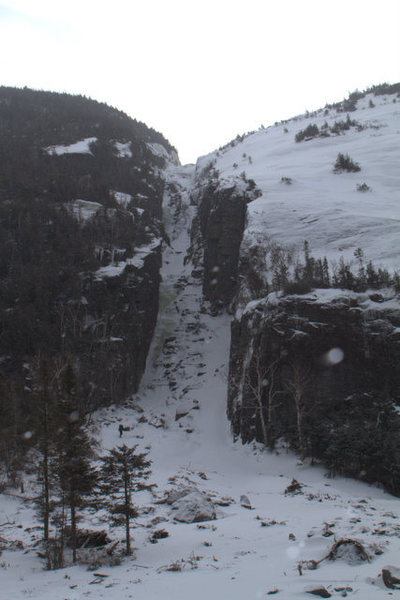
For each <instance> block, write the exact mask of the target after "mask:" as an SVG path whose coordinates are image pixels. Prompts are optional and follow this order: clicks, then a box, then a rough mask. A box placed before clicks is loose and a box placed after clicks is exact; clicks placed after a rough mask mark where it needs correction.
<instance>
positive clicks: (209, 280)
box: [199, 185, 247, 306]
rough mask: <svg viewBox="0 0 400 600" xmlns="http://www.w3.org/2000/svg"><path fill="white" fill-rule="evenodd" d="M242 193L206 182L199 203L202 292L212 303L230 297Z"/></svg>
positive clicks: (227, 301) (242, 222)
mask: <svg viewBox="0 0 400 600" xmlns="http://www.w3.org/2000/svg"><path fill="white" fill-rule="evenodd" d="M246 204H247V201H246V197H245V195H244V194H241V193H240V192H239V191H238V190H237V189H236V187H234V186H233V187H231V188H228V189H218V188H217V189H216V188H215V187H214V186H212V185H210V186H208V187H207V188H206V190H205V191H204V192H203V194H202V197H201V200H200V204H199V220H200V229H201V234H202V239H203V243H204V263H203V266H204V274H203V292H204V296H205V298H206V299H207V300H210V301H211V302H212V303H216V304H221V305H224V306H227V305H229V304H230V302H231V301H232V300H233V298H234V295H235V291H236V287H237V275H238V263H239V249H240V244H241V241H242V236H243V231H244V225H245V216H246Z"/></svg>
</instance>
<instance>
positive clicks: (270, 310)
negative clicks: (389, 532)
mask: <svg viewBox="0 0 400 600" xmlns="http://www.w3.org/2000/svg"><path fill="white" fill-rule="evenodd" d="M399 326H400V309H399V307H398V303H397V302H396V300H395V299H393V298H392V299H385V298H384V297H383V296H381V295H378V294H376V295H371V296H368V295H367V294H356V293H353V292H341V291H340V290H319V291H318V290H317V291H316V292H315V293H314V294H309V295H306V296H286V297H282V298H279V297H278V296H277V295H276V294H271V295H270V296H269V297H267V298H266V299H264V300H260V301H255V302H252V303H250V304H249V305H248V307H247V309H246V310H245V311H244V313H243V314H242V315H238V316H237V318H236V319H235V320H234V321H233V323H232V341H231V356H230V375H229V392H228V394H229V397H228V416H229V418H230V420H231V423H232V429H233V432H234V434H235V435H237V436H240V437H241V439H242V440H243V441H244V442H249V441H251V440H259V441H261V442H264V443H266V444H267V445H269V446H270V447H273V446H274V444H275V442H276V440H277V438H281V437H283V438H286V440H288V441H289V442H290V443H291V444H293V445H294V446H295V447H297V448H298V450H299V451H300V452H301V454H303V455H311V456H313V457H314V458H321V459H323V460H324V461H325V462H327V463H328V466H329V467H330V468H331V470H332V472H337V471H339V472H346V473H349V474H351V475H355V476H362V477H364V478H366V479H368V480H377V481H381V482H382V481H383V482H384V483H385V485H387V486H388V487H389V488H390V489H391V490H392V491H393V490H396V491H397V492H399V491H400V488H399V487H398V486H399V484H400V480H399V478H398V477H397V478H396V477H394V475H393V473H390V465H389V464H388V463H390V460H392V459H393V455H392V457H391V459H388V458H386V459H385V467H383V465H382V464H381V465H378V464H377V463H376V462H375V461H376V454H377V453H378V454H380V455H381V458H382V460H383V455H384V454H385V451H384V450H383V447H384V446H385V444H384V443H383V442H382V439H383V438H385V436H386V435H387V436H388V437H390V435H391V434H390V433H389V432H388V431H385V427H388V423H390V427H389V429H390V428H392V430H393V435H394V442H393V444H394V445H393V447H394V448H396V450H395V454H396V457H397V458H396V459H393V460H394V462H396V460H398V458H399V454H398V453H399V449H400V445H399V433H400V429H399V425H400V423H399V415H398V412H397V411H396V406H397V407H398V406H399V405H400V392H399V390H400V372H399V369H398V365H399V364H400V327H399ZM368 432H369V433H368ZM375 436H376V439H374V438H375ZM381 438H382V439H381ZM377 439H378V440H379V441H376V440H377ZM346 444H347V448H346ZM388 444H389V442H388V443H387V444H386V450H387V446H388ZM380 445H381V447H380ZM389 445H390V444H389ZM379 448H380V450H379ZM343 453H344V454H346V455H347V457H346V458H344V455H343ZM379 468H381V472H380V473H378V472H377V470H379ZM384 469H386V470H387V472H385V474H383V471H384Z"/></svg>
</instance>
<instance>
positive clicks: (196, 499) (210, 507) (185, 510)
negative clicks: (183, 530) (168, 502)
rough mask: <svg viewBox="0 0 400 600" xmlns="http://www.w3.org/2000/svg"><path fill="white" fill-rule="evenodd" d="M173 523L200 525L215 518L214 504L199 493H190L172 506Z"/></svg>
mask: <svg viewBox="0 0 400 600" xmlns="http://www.w3.org/2000/svg"><path fill="white" fill-rule="evenodd" d="M172 509H173V511H174V515H173V517H174V519H175V521H180V522H181V523H200V522H202V521H212V520H214V519H216V518H217V514H216V509H215V506H214V504H213V503H212V502H211V501H210V500H209V499H208V498H207V497H206V496H205V495H204V494H202V493H201V492H200V491H198V490H197V491H191V492H189V493H188V494H186V495H185V496H183V497H181V498H179V499H177V500H176V501H175V502H174V503H173V504H172Z"/></svg>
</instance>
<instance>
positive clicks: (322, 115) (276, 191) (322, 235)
mask: <svg viewBox="0 0 400 600" xmlns="http://www.w3.org/2000/svg"><path fill="white" fill-rule="evenodd" d="M370 101H371V102H372V101H373V104H374V105H375V106H374V107H372V108H371V107H370V106H369V102H370ZM349 118H350V120H351V121H355V122H356V123H357V126H351V127H350V129H349V130H347V131H342V132H341V133H340V135H334V134H333V133H330V135H329V137H315V138H312V139H306V140H304V141H301V142H296V141H295V135H296V134H297V133H298V132H299V131H301V130H305V129H306V128H307V127H308V126H309V125H311V124H314V125H317V127H318V128H319V130H320V131H322V130H323V126H324V124H325V123H326V124H327V125H328V127H329V128H332V126H333V125H334V123H335V122H337V121H346V119H347V113H338V112H336V110H335V109H334V108H331V109H326V110H324V109H321V110H320V111H317V112H315V113H311V114H308V115H302V116H299V117H296V118H294V119H291V120H289V121H286V122H282V123H277V124H276V125H275V126H272V127H268V128H266V129H261V130H259V131H257V132H254V133H252V134H249V135H247V136H246V137H244V139H243V140H242V141H240V139H237V140H235V141H234V142H233V146H232V145H231V144H228V145H227V146H226V147H225V148H224V149H221V150H219V151H216V152H213V153H211V154H209V155H207V156H205V157H202V158H201V159H200V160H199V161H198V165H197V170H198V173H199V174H200V173H201V171H202V170H203V169H204V168H205V167H206V166H207V165H209V164H210V163H211V164H213V167H214V169H215V170H216V171H217V172H218V173H219V179H220V186H221V187H230V186H231V185H232V184H233V183H235V182H237V181H239V182H240V180H241V178H242V174H244V175H245V177H246V178H247V180H249V179H253V180H254V181H255V183H256V185H257V188H259V189H260V190H261V192H262V195H261V196H260V197H259V198H258V199H257V200H255V201H253V202H251V203H250V204H249V205H248V221H247V227H246V231H245V235H244V240H243V244H242V246H243V249H244V250H246V248H249V247H251V246H254V245H264V246H266V247H268V245H269V244H270V243H272V242H273V243H277V244H279V245H281V246H287V247H295V248H297V249H298V250H299V251H300V252H301V248H302V244H303V242H304V241H305V240H307V241H308V242H309V245H310V249H311V253H312V255H313V256H314V257H315V258H319V257H321V258H323V257H324V256H326V257H327V259H328V261H332V260H335V261H338V260H339V259H340V257H341V256H343V258H344V259H345V260H346V261H347V260H352V259H353V258H354V256H353V255H354V250H356V249H357V248H360V247H361V248H362V249H363V250H364V251H365V255H366V259H367V260H372V261H373V262H374V263H376V265H377V266H382V267H385V268H388V269H389V270H391V269H399V267H400V252H399V250H400V197H399V190H400V170H399V165H400V143H399V135H400V99H399V98H397V97H396V95H390V96H374V95H373V94H367V96H366V97H365V98H362V99H361V100H359V101H358V103H357V110H355V111H353V112H350V113H349ZM359 129H361V130H359ZM328 131H329V130H328ZM338 153H342V154H348V155H349V156H350V158H352V159H353V160H354V161H355V162H357V163H358V164H359V165H360V167H361V171H359V172H356V173H347V172H343V173H338V174H336V173H334V172H333V168H334V163H335V161H336V158H337V155H338ZM363 183H365V184H367V186H368V187H369V188H370V189H369V190H368V191H366V192H360V191H357V185H362V184H363Z"/></svg>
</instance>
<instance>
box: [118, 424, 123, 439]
mask: <svg viewBox="0 0 400 600" xmlns="http://www.w3.org/2000/svg"><path fill="white" fill-rule="evenodd" d="M118 431H119V437H122V434H123V433H124V426H123V425H122V423H120V425H119V427H118Z"/></svg>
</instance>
